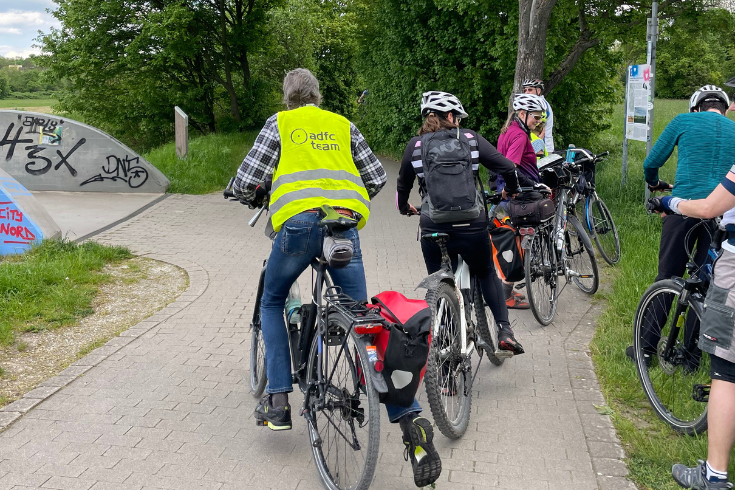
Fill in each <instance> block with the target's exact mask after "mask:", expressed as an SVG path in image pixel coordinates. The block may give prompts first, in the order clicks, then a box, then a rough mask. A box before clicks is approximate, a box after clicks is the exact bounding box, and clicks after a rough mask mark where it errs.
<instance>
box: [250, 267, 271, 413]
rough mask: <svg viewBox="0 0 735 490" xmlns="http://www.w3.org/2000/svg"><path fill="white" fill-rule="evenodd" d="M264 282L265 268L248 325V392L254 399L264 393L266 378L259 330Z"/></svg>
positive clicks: (261, 335) (263, 350) (261, 273)
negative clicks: (251, 318) (251, 320)
mask: <svg viewBox="0 0 735 490" xmlns="http://www.w3.org/2000/svg"><path fill="white" fill-rule="evenodd" d="M264 282H265V267H263V269H262V270H261V271H260V280H259V281H258V291H257V292H256V293H255V309H254V310H253V323H251V324H250V331H251V334H250V392H251V393H252V394H253V396H254V397H255V398H260V397H261V396H262V395H263V391H265V385H266V384H267V383H268V377H267V376H266V372H265V342H263V332H262V330H261V328H260V299H261V298H262V297H263V285H264Z"/></svg>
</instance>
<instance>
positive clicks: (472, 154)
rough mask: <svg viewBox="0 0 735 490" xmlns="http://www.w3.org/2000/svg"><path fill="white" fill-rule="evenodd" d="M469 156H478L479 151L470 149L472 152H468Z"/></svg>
mask: <svg viewBox="0 0 735 490" xmlns="http://www.w3.org/2000/svg"><path fill="white" fill-rule="evenodd" d="M470 156H471V157H472V158H480V152H479V151H472V152H470Z"/></svg>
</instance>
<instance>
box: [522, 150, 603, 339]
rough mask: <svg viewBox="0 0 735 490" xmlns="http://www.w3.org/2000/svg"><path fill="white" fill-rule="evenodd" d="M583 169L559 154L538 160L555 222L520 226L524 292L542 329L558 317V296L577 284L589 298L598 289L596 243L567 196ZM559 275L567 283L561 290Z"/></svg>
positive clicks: (540, 190)
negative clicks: (593, 246)
mask: <svg viewBox="0 0 735 490" xmlns="http://www.w3.org/2000/svg"><path fill="white" fill-rule="evenodd" d="M579 170H580V167H579V166H578V165H576V164H575V163H571V162H567V161H565V159H564V158H563V157H561V156H559V155H550V156H549V157H545V158H542V159H541V160H539V173H540V176H541V181H542V182H543V183H544V184H545V185H547V186H548V187H549V188H550V189H552V190H553V197H554V201H555V202H556V213H555V215H554V218H553V219H550V220H548V221H546V222H544V223H541V224H540V225H538V226H535V227H521V228H520V229H519V233H520V234H521V235H523V240H522V242H521V246H522V248H523V249H524V250H525V251H526V252H525V257H524V268H525V275H526V292H527V293H528V300H529V303H530V304H531V311H532V312H533V316H534V317H535V318H536V321H538V322H539V323H540V324H541V325H548V324H549V323H551V321H552V320H553V319H554V315H555V314H556V308H557V304H558V301H559V295H561V292H562V291H563V288H564V287H566V284H569V283H570V282H573V283H574V284H575V285H576V286H577V287H578V288H579V289H581V290H582V291H583V292H585V293H587V294H594V293H595V292H596V291H597V288H598V286H599V273H598V270H597V261H596V259H595V251H594V249H593V248H592V240H590V237H589V235H588V234H587V232H586V231H585V229H584V227H583V226H582V224H581V223H580V222H579V219H577V216H576V215H575V212H574V211H575V207H574V206H575V203H574V201H573V200H570V199H569V193H570V191H571V189H572V188H573V186H574V185H575V184H576V182H577V178H578V176H579ZM534 190H536V191H539V192H541V193H542V194H546V195H549V194H550V192H549V191H545V190H543V189H534ZM559 277H564V279H565V284H564V286H563V287H562V289H561V290H559V280H558V278H559Z"/></svg>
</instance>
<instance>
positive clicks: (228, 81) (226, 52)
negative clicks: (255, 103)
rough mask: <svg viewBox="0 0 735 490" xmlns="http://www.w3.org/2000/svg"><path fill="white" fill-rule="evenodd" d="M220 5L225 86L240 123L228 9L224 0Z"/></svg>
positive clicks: (219, 2) (236, 118) (234, 113)
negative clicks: (230, 44)
mask: <svg viewBox="0 0 735 490" xmlns="http://www.w3.org/2000/svg"><path fill="white" fill-rule="evenodd" d="M217 6H218V7H219V18H220V37H221V42H222V55H223V58H224V60H223V61H224V69H225V83H223V86H224V87H225V90H227V93H228V94H229V95H230V112H231V113H232V115H233V117H234V118H235V121H237V122H238V123H239V122H240V121H241V117H240V105H239V103H238V102H237V93H236V92H235V87H234V85H233V84H232V69H231V67H230V47H229V44H228V42H227V9H226V7H225V2H224V0H219V1H218V2H217Z"/></svg>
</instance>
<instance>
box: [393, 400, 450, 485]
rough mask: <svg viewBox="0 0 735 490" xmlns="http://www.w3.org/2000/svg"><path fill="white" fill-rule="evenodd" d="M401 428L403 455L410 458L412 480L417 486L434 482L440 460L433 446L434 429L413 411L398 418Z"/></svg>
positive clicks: (440, 468)
mask: <svg viewBox="0 0 735 490" xmlns="http://www.w3.org/2000/svg"><path fill="white" fill-rule="evenodd" d="M399 424H400V426H401V429H402V430H403V444H405V445H406V450H405V452H404V453H403V457H404V458H405V459H406V461H408V459H409V458H411V466H412V467H413V482H414V483H415V484H416V486H417V487H425V486H426V485H431V484H432V483H434V482H435V481H436V480H437V479H438V478H439V475H441V472H442V460H441V458H439V453H438V452H436V448H435V447H434V443H433V442H432V441H433V440H434V429H433V428H432V427H431V422H429V421H428V420H427V419H425V418H424V417H418V416H416V414H415V413H409V414H408V415H404V416H403V417H401V419H400V420H399Z"/></svg>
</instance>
